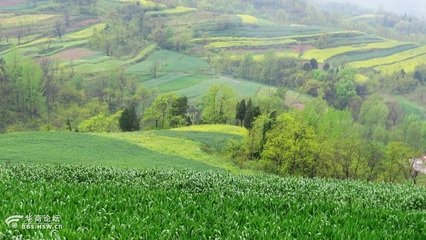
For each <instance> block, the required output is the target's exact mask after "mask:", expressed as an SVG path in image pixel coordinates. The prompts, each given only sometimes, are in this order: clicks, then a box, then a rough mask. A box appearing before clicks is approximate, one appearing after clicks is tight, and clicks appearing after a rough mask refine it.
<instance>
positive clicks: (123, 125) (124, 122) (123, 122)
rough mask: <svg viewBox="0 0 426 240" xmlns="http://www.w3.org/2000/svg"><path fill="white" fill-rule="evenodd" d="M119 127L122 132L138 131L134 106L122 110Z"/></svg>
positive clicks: (137, 120)
mask: <svg viewBox="0 0 426 240" xmlns="http://www.w3.org/2000/svg"><path fill="white" fill-rule="evenodd" d="M119 126H120V129H121V130H122V131H123V132H132V131H138V130H139V129H140V126H139V118H138V116H137V114H136V107H135V106H134V105H131V106H130V107H126V108H124V110H123V112H122V113H121V116H120V119H119Z"/></svg>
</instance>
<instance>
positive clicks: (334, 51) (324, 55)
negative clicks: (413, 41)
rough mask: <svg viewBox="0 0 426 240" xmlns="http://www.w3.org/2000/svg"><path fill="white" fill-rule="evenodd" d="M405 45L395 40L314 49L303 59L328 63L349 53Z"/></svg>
mask: <svg viewBox="0 0 426 240" xmlns="http://www.w3.org/2000/svg"><path fill="white" fill-rule="evenodd" d="M402 44H403V43H401V42H398V41H393V40H387V41H383V42H377V43H370V44H361V45H355V46H342V47H336V48H326V49H313V50H310V51H308V52H306V53H305V54H304V55H303V57H304V58H306V59H311V58H316V59H317V60H318V61H321V62H323V61H326V60H327V59H329V58H331V57H333V56H336V55H339V54H342V53H347V52H353V51H364V50H372V49H388V48H394V47H397V46H400V45H402Z"/></svg>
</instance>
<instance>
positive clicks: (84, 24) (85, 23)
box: [72, 18, 100, 28]
mask: <svg viewBox="0 0 426 240" xmlns="http://www.w3.org/2000/svg"><path fill="white" fill-rule="evenodd" d="M99 22H100V21H99V19H94V18H93V19H87V20H83V21H80V22H76V23H74V24H73V25H72V27H75V28H81V27H87V26H89V25H92V24H95V23H99Z"/></svg>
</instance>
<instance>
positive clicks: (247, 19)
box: [237, 14, 258, 25]
mask: <svg viewBox="0 0 426 240" xmlns="http://www.w3.org/2000/svg"><path fill="white" fill-rule="evenodd" d="M237 16H238V17H240V18H241V21H242V22H243V24H248V25H257V23H258V20H257V18H256V17H254V16H251V15H243V14H242V15H237Z"/></svg>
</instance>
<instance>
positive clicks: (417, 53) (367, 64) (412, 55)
mask: <svg viewBox="0 0 426 240" xmlns="http://www.w3.org/2000/svg"><path fill="white" fill-rule="evenodd" d="M425 54H426V46H422V47H418V48H414V49H410V50H407V51H403V52H399V53H398V54H394V55H391V56H387V57H383V58H374V59H369V60H367V61H358V62H352V63H351V64H350V65H351V66H352V67H356V68H375V67H379V66H389V65H392V64H397V63H399V62H403V61H408V60H410V59H416V58H418V57H421V56H423V55H425Z"/></svg>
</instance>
